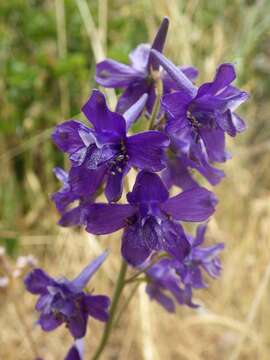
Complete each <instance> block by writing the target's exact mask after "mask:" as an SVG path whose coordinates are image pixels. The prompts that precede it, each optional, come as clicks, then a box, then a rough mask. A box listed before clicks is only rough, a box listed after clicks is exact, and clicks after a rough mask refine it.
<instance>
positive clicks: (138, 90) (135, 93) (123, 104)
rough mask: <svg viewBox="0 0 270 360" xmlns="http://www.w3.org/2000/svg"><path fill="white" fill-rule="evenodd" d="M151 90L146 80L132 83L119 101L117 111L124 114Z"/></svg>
mask: <svg viewBox="0 0 270 360" xmlns="http://www.w3.org/2000/svg"><path fill="white" fill-rule="evenodd" d="M150 88H151V86H150V85H149V84H148V83H147V81H146V80H145V79H142V80H139V81H136V82H132V83H131V84H130V85H129V86H128V87H127V88H126V89H125V91H124V92H123V94H122V95H121V96H120V98H119V99H118V103H117V106H116V111H117V112H118V113H120V114H123V113H124V112H125V111H127V110H128V109H129V108H130V107H131V106H132V105H133V104H134V103H135V102H137V101H138V100H139V99H140V98H141V97H142V95H143V94H145V93H147V94H148V93H149V89H150ZM148 100H149V99H148Z"/></svg>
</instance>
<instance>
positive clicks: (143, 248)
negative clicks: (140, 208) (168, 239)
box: [121, 223, 151, 266]
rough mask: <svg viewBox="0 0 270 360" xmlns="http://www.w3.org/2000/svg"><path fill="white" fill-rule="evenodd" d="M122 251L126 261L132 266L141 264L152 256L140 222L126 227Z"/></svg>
mask: <svg viewBox="0 0 270 360" xmlns="http://www.w3.org/2000/svg"><path fill="white" fill-rule="evenodd" d="M121 252H122V256H123V258H124V259H125V260H126V262H127V263H128V264H130V265H132V266H139V265H141V264H142V263H144V262H145V260H146V259H147V258H148V257H149V256H150V254H151V249H149V247H148V246H147V244H146V241H145V239H144V236H143V232H142V228H141V226H140V225H139V224H138V223H135V224H133V225H129V226H128V227H126V229H125V231H124V234H123V237H122V247H121Z"/></svg>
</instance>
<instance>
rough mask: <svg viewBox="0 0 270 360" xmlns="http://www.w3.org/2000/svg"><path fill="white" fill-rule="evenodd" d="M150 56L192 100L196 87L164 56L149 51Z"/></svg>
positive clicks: (154, 51)
mask: <svg viewBox="0 0 270 360" xmlns="http://www.w3.org/2000/svg"><path fill="white" fill-rule="evenodd" d="M152 55H153V57H154V58H155V59H156V60H157V61H158V63H159V64H160V65H161V66H162V67H163V68H164V69H165V70H166V71H167V73H168V74H169V75H170V76H171V77H172V79H173V80H174V81H175V82H176V83H177V85H178V86H179V88H180V89H182V90H184V91H185V92H186V93H187V94H188V95H189V96H191V97H192V98H193V97H195V95H196V93H197V88H196V86H194V85H193V84H192V82H191V81H190V80H189V79H188V78H187V77H186V75H185V74H184V73H183V72H182V71H181V70H180V69H179V68H178V67H177V66H176V65H174V64H173V63H172V62H171V61H170V60H168V59H167V58H166V57H165V56H164V55H162V54H161V53H160V52H158V51H156V50H154V49H152V50H151V56H152Z"/></svg>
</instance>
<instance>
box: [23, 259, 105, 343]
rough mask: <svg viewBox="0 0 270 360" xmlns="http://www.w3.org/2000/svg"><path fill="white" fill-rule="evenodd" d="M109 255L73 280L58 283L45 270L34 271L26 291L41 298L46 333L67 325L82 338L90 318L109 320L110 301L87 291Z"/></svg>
mask: <svg viewBox="0 0 270 360" xmlns="http://www.w3.org/2000/svg"><path fill="white" fill-rule="evenodd" d="M107 255H108V253H107V252H104V253H103V254H101V255H100V256H99V257H97V258H96V259H95V260H94V261H93V262H92V263H90V264H89V265H88V266H87V267H86V268H85V269H84V270H83V271H82V272H81V273H80V274H79V275H78V276H77V277H76V278H75V279H74V280H72V281H70V280H67V279H58V280H55V279H53V278H51V277H50V276H49V275H48V274H46V273H45V272H44V271H43V270H42V269H34V270H33V271H31V272H30V273H29V274H28V275H27V276H26V278H25V281H24V282H25V286H26V289H27V290H28V291H29V292H30V293H32V294H34V295H38V296H39V299H38V301H37V303H36V310H37V311H38V312H39V313H40V317H39V320H38V323H39V324H40V326H41V328H42V329H43V330H44V331H52V330H54V329H55V328H57V327H58V326H60V325H61V324H63V323H64V324H66V326H67V327H68V329H69V331H70V332H71V334H72V335H73V337H74V338H75V339H79V338H82V337H84V336H85V333H86V329H87V320H88V317H89V316H92V317H93V318H95V319H97V320H100V321H107V320H108V307H109V305H110V299H109V298H108V297H107V296H104V295H92V294H88V293H85V292H84V291H83V289H84V287H85V286H86V285H87V283H88V282H89V280H90V279H91V277H92V276H93V275H94V273H95V272H96V271H97V270H98V268H99V267H100V266H101V265H102V263H103V262H104V260H105V259H106V257H107Z"/></svg>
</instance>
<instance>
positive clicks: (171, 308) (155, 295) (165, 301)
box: [145, 284, 175, 313]
mask: <svg viewBox="0 0 270 360" xmlns="http://www.w3.org/2000/svg"><path fill="white" fill-rule="evenodd" d="M145 290H146V293H147V294H148V295H149V297H150V299H151V300H156V301H157V302H158V303H159V304H160V305H161V306H163V307H164V309H165V310H167V311H168V312H169V313H174V312H175V305H174V302H173V300H172V299H171V298H170V297H169V296H167V295H165V294H163V292H162V291H161V290H160V289H158V288H156V287H155V286H154V285H152V284H149V285H147V286H146V289H145Z"/></svg>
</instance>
